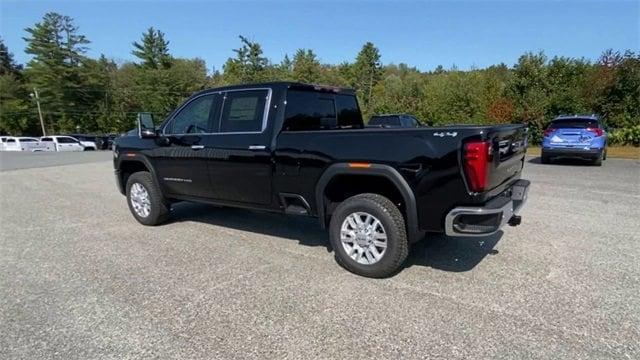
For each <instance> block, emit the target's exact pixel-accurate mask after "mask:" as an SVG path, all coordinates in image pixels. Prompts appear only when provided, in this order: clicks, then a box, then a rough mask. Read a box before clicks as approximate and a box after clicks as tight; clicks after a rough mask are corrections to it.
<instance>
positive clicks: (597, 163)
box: [593, 152, 604, 166]
mask: <svg viewBox="0 0 640 360" xmlns="http://www.w3.org/2000/svg"><path fill="white" fill-rule="evenodd" d="M603 156H604V154H603V153H602V152H601V153H600V154H599V155H598V157H597V158H596V159H595V160H593V165H595V166H602V158H603Z"/></svg>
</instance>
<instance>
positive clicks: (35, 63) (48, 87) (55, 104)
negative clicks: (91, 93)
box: [24, 12, 92, 131]
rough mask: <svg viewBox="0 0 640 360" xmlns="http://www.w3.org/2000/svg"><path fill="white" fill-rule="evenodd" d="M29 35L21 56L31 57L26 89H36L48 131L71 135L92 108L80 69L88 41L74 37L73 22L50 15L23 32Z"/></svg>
mask: <svg viewBox="0 0 640 360" xmlns="http://www.w3.org/2000/svg"><path fill="white" fill-rule="evenodd" d="M25 30H26V31H27V33H28V34H29V36H28V37H25V38H24V40H25V41H26V42H27V48H26V50H25V52H26V53H27V54H31V55H33V58H32V59H31V61H29V63H28V64H27V68H26V70H25V74H26V76H27V79H28V81H29V84H30V87H31V86H32V87H36V88H37V89H38V92H39V95H40V98H41V103H42V104H43V108H44V109H46V116H45V118H46V119H47V120H48V127H49V128H52V129H53V130H54V131H58V130H61V131H71V130H74V129H76V127H77V126H79V125H80V122H81V121H82V118H83V115H85V114H86V113H85V112H84V110H88V109H90V108H91V107H92V105H91V104H87V102H86V99H85V97H86V93H85V92H83V91H84V89H85V87H84V78H83V75H82V71H81V66H82V65H83V62H84V61H85V60H86V57H85V55H84V54H85V52H86V50H87V48H86V47H85V45H86V44H88V43H89V41H88V40H87V39H86V38H85V37H84V36H83V35H80V34H78V33H77V31H78V28H77V27H76V26H75V25H74V24H73V19H72V18H70V17H68V16H64V15H60V14H58V13H55V12H50V13H47V14H45V15H44V17H43V19H42V22H39V23H36V25H35V26H34V27H32V28H27V29H25Z"/></svg>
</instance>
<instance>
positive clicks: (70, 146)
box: [40, 135, 95, 151]
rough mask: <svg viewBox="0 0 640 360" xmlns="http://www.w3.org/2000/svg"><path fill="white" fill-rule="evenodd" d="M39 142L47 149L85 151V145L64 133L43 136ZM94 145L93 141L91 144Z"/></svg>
mask: <svg viewBox="0 0 640 360" xmlns="http://www.w3.org/2000/svg"><path fill="white" fill-rule="evenodd" d="M40 142H42V143H43V144H45V147H46V149H47V151H85V150H86V148H85V146H84V145H83V144H82V143H81V142H80V141H79V140H78V139H76V138H73V137H71V136H64V135H54V136H43V137H41V138H40ZM93 146H95V143H94V144H93Z"/></svg>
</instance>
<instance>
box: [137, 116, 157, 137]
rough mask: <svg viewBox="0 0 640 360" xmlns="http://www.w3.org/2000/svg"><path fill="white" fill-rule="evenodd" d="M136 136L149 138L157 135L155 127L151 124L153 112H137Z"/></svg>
mask: <svg viewBox="0 0 640 360" xmlns="http://www.w3.org/2000/svg"><path fill="white" fill-rule="evenodd" d="M138 136H139V137H140V138H141V139H149V138H154V137H156V136H157V134H156V127H155V125H154V124H153V114H151V113H138Z"/></svg>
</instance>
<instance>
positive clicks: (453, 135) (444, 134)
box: [433, 131, 458, 137]
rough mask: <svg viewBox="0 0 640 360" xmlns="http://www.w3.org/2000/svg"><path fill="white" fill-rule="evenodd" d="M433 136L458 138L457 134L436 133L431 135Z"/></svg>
mask: <svg viewBox="0 0 640 360" xmlns="http://www.w3.org/2000/svg"><path fill="white" fill-rule="evenodd" d="M433 136H440V137H445V136H451V137H456V136H458V133H457V132H455V131H454V132H446V133H445V132H437V133H433Z"/></svg>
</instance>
